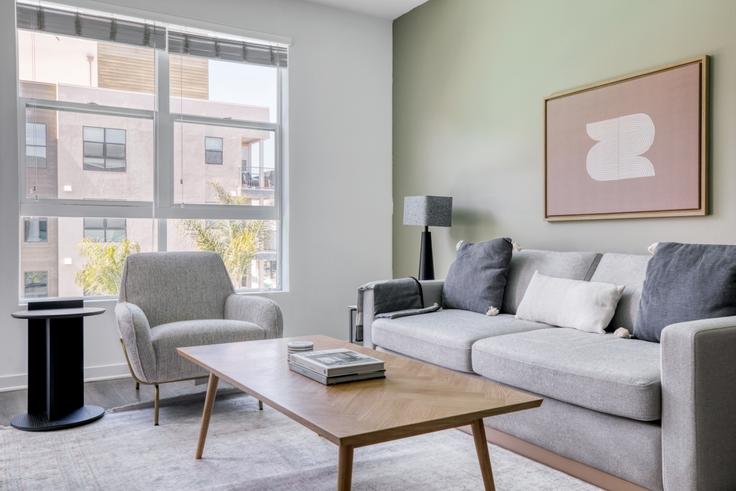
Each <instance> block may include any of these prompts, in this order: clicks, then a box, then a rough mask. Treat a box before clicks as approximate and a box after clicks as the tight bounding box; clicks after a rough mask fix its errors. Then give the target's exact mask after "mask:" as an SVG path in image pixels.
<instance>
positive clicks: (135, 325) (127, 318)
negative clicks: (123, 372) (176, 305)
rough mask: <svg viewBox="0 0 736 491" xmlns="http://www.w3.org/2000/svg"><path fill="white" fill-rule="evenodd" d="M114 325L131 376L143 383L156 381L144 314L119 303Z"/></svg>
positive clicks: (154, 361)
mask: <svg viewBox="0 0 736 491" xmlns="http://www.w3.org/2000/svg"><path fill="white" fill-rule="evenodd" d="M115 324H116V325H117V326H118V331H119V332H120V338H121V339H122V341H123V346H124V347H125V355H126V357H127V360H128V363H129V364H130V369H131V370H132V371H133V375H135V377H137V378H138V379H139V380H141V381H143V382H147V383H153V382H154V381H155V380H156V378H155V377H156V356H155V354H154V351H153V344H152V342H151V326H150V324H149V323H148V318H147V317H146V314H145V313H144V312H143V310H141V308H140V307H138V306H137V305H135V304H132V303H127V302H120V303H118V304H117V305H115Z"/></svg>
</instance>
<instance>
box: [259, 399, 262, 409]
mask: <svg viewBox="0 0 736 491" xmlns="http://www.w3.org/2000/svg"><path fill="white" fill-rule="evenodd" d="M258 410H259V411H263V401H262V400H260V399H259V400H258Z"/></svg>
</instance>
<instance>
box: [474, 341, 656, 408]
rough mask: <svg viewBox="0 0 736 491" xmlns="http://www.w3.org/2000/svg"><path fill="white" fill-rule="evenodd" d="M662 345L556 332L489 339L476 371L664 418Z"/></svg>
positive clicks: (542, 391) (480, 347)
mask: <svg viewBox="0 0 736 491" xmlns="http://www.w3.org/2000/svg"><path fill="white" fill-rule="evenodd" d="M659 363H660V350H659V345H658V344H656V343H650V342H647V341H639V340H635V339H622V338H618V337H616V336H614V335H612V334H591V333H587V332H582V331H578V330H576V329H566V328H553V329H540V330H535V331H531V332H522V333H516V334H509V335H506V336H496V337H492V338H487V339H483V340H481V341H478V342H476V343H475V344H474V345H473V370H474V371H475V372H476V373H478V374H480V375H483V376H484V377H487V378H489V379H492V380H495V381H497V382H501V383H503V384H507V385H511V386H514V387H518V388H520V389H523V390H528V391H530V392H534V393H536V394H539V395H542V396H547V397H553V398H555V399H558V400H560V401H564V402H568V403H570V404H576V405H578V406H582V407H586V408H588V409H593V410H595V411H601V412H604V413H608V414H613V415H616V416H623V417H627V418H631V419H636V420H641V421H656V420H658V419H660V416H661V408H660V406H661V377H660V365H659Z"/></svg>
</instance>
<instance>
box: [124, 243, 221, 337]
mask: <svg viewBox="0 0 736 491" xmlns="http://www.w3.org/2000/svg"><path fill="white" fill-rule="evenodd" d="M231 293H233V285H232V283H231V281H230V276H229V275H228V273H227V270H226V269H225V264H224V263H223V262H222V258H221V257H220V255H219V254H215V253H214V252H144V253H140V254H131V255H130V256H128V258H127V259H126V261H125V266H124V268H123V275H122V281H121V284H120V301H121V302H130V303H134V304H136V305H138V307H140V308H141V310H143V312H144V313H145V314H146V317H148V322H149V323H150V324H151V327H155V326H158V325H160V324H166V323H169V322H177V321H184V320H195V319H222V318H223V317H224V316H225V299H226V298H227V297H228V295H230V294H231Z"/></svg>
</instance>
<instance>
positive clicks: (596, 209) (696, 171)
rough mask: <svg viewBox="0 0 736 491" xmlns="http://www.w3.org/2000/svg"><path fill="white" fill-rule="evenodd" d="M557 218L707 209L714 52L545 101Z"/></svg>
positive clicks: (548, 212) (551, 207)
mask: <svg viewBox="0 0 736 491" xmlns="http://www.w3.org/2000/svg"><path fill="white" fill-rule="evenodd" d="M544 117H545V142H544V144H545V162H544V181H545V182H544V186H545V218H546V219H547V220H549V221H560V220H595V219H609V218H641V217H661V216H668V217H671V216H689V215H705V214H706V213H707V203H708V179H707V141H708V57H707V56H701V57H698V58H694V59H689V60H685V61H682V62H679V63H675V64H671V65H667V66H663V67H659V68H655V69H653V70H648V71H645V72H641V73H636V74H633V75H627V76H625V77H620V78H616V79H613V80H607V81H604V82H599V83H596V84H592V85H589V86H586V87H582V88H578V89H574V90H570V91H566V92H561V93H557V94H553V95H551V96H549V97H547V98H546V99H545V101H544Z"/></svg>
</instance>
